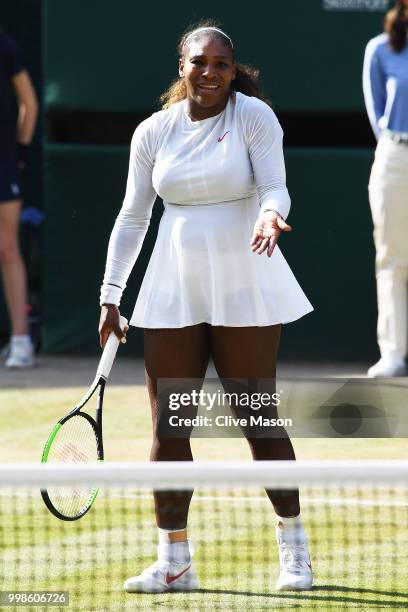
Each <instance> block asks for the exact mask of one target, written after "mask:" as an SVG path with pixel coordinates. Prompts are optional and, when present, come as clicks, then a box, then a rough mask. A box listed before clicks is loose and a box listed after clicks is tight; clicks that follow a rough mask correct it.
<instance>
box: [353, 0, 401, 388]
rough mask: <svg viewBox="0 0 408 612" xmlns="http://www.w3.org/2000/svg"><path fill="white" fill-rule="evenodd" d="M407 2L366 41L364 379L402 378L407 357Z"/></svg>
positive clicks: (364, 83)
mask: <svg viewBox="0 0 408 612" xmlns="http://www.w3.org/2000/svg"><path fill="white" fill-rule="evenodd" d="M407 29H408V0H398V1H397V2H396V5H395V7H394V8H393V9H392V10H391V11H389V12H388V13H387V15H386V19H385V33H383V34H380V35H379V36H376V37H375V38H373V39H372V40H370V41H369V43H368V45H367V47H366V51H365V58H364V69H363V88H364V97H365V102H366V107H367V113H368V116H369V119H370V122H371V125H372V128H373V130H374V133H375V135H376V138H377V140H378V145H377V149H376V153H375V161H374V164H373V167H372V171H371V177H370V183H369V196H370V206H371V212H372V216H373V223H374V241H375V248H376V276H377V299H378V325H377V337H378V344H379V347H380V352H381V359H380V360H379V361H378V362H377V363H376V364H375V365H373V366H372V367H371V368H370V369H369V370H368V376H370V377H373V378H374V377H377V376H402V375H404V374H405V371H406V369H405V357H406V355H407V318H408V303H407V299H408V297H407V285H408V239H407V237H408V45H407Z"/></svg>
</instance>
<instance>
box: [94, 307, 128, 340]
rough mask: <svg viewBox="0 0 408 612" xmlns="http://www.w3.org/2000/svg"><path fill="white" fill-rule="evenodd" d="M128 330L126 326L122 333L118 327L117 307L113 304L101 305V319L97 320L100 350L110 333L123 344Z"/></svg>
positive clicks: (118, 315) (118, 314) (118, 313)
mask: <svg viewBox="0 0 408 612" xmlns="http://www.w3.org/2000/svg"><path fill="white" fill-rule="evenodd" d="M128 329H129V326H128V325H126V327H125V328H124V330H123V331H122V329H121V327H120V312H119V309H118V307H117V306H115V304H103V306H102V308H101V318H100V320H99V342H100V345H101V348H104V346H105V344H106V341H107V339H108V336H109V334H110V333H111V332H113V333H114V334H115V335H116V336H117V338H118V340H120V342H122V344H125V342H126V332H127V331H128Z"/></svg>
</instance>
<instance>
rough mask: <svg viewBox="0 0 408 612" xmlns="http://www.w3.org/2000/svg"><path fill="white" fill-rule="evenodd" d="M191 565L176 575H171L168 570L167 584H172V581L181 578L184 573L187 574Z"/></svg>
mask: <svg viewBox="0 0 408 612" xmlns="http://www.w3.org/2000/svg"><path fill="white" fill-rule="evenodd" d="M190 567H191V565H189V566H188V567H186V569H185V570H183V571H182V572H180V573H179V574H177V575H176V576H170V574H169V573H168V572H167V574H166V584H171V583H172V582H174V581H175V580H177V579H178V578H181V576H182V575H183V574H185V573H186V572H187V571H188V570H189V569H190Z"/></svg>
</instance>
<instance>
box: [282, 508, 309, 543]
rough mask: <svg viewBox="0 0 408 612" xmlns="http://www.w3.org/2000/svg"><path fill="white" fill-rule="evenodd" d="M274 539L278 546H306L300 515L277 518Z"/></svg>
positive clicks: (305, 536)
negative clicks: (275, 538)
mask: <svg viewBox="0 0 408 612" xmlns="http://www.w3.org/2000/svg"><path fill="white" fill-rule="evenodd" d="M276 518H277V520H278V525H277V528H276V537H277V539H278V544H284V543H285V544H289V545H296V546H307V535H306V532H305V530H304V527H303V523H302V518H301V516H300V514H298V515H297V516H289V517H286V516H277V517H276Z"/></svg>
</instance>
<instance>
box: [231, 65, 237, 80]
mask: <svg viewBox="0 0 408 612" xmlns="http://www.w3.org/2000/svg"><path fill="white" fill-rule="evenodd" d="M236 76H237V67H236V65H235V64H234V70H233V72H232V79H231V80H232V81H233V80H234V79H235V78H236Z"/></svg>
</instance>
